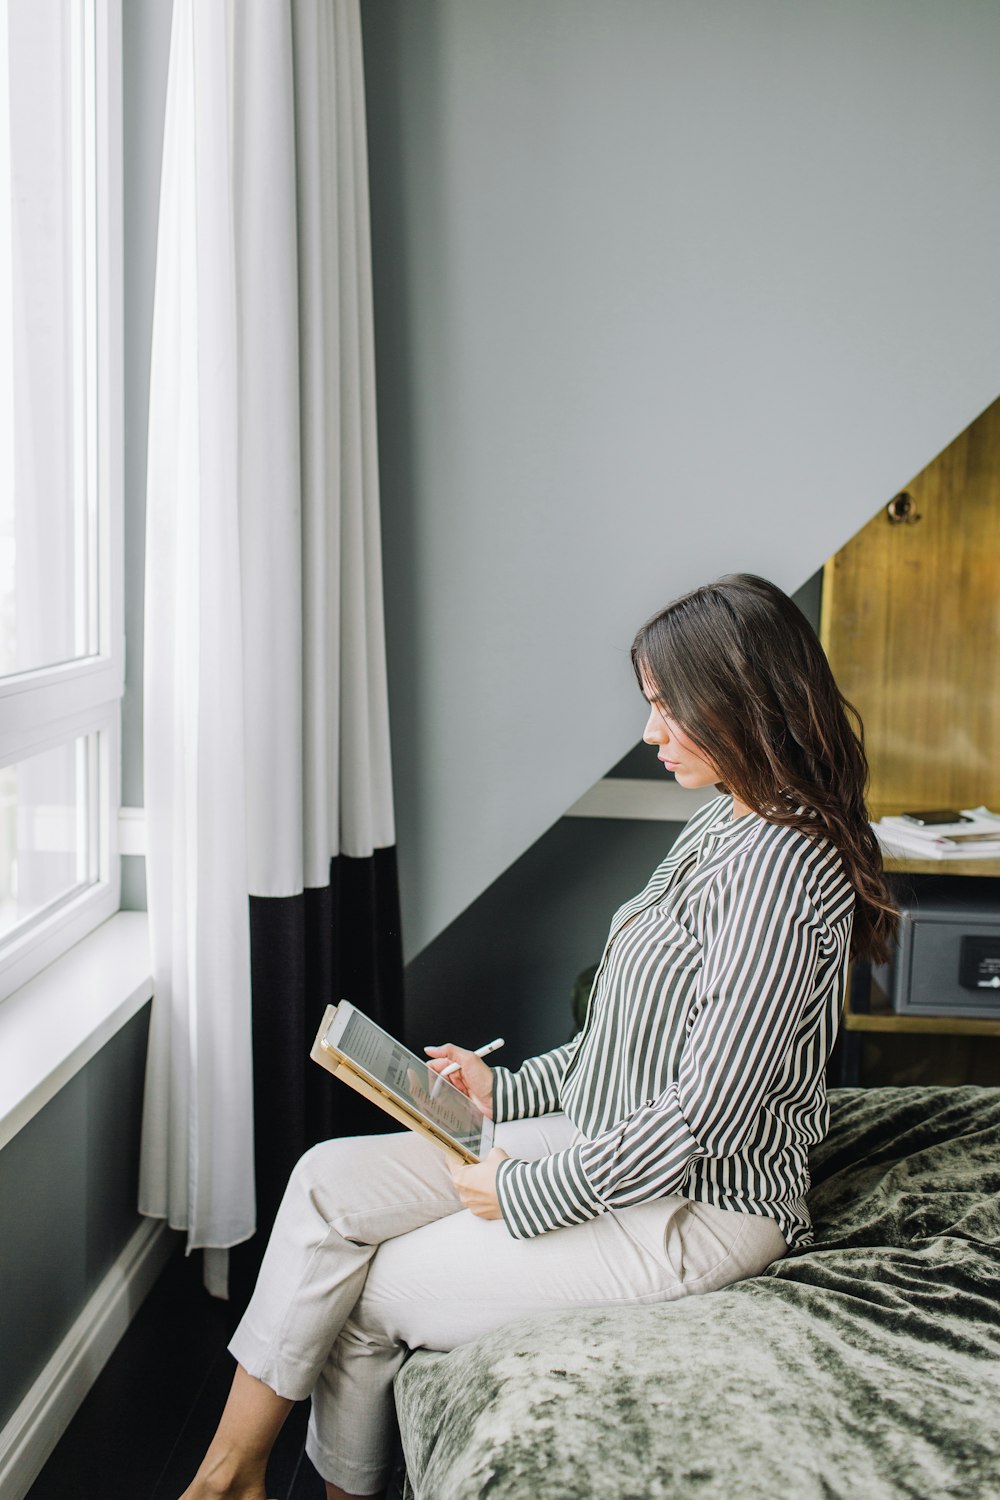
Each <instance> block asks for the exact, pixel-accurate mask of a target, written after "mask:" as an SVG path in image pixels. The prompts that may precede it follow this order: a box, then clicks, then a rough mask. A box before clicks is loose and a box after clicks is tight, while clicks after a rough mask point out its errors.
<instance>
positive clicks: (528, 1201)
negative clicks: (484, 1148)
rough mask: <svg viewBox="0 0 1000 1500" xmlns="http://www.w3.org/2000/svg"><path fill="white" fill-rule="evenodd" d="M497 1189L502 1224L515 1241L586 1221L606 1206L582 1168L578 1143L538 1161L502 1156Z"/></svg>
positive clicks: (593, 1217) (498, 1170)
mask: <svg viewBox="0 0 1000 1500" xmlns="http://www.w3.org/2000/svg"><path fill="white" fill-rule="evenodd" d="M496 1191H497V1201H498V1202H499V1204H500V1212H501V1214H502V1215H503V1220H504V1223H505V1224H506V1225H507V1228H508V1229H509V1231H510V1233H511V1234H512V1235H513V1237H514V1239H516V1240H528V1239H533V1238H534V1237H535V1235H538V1234H545V1233H546V1231H547V1230H549V1229H564V1228H568V1227H569V1226H570V1225H571V1224H584V1223H586V1221H587V1220H588V1219H596V1218H597V1217H598V1215H599V1214H602V1213H604V1212H605V1209H606V1205H605V1204H604V1203H602V1202H601V1200H600V1198H598V1196H597V1194H596V1193H595V1192H594V1189H593V1188H592V1187H591V1185H590V1182H589V1181H588V1178H587V1174H586V1173H585V1172H584V1170H583V1164H582V1161H581V1154H580V1147H579V1146H571V1147H570V1148H569V1149H568V1150H567V1151H557V1152H556V1153H555V1154H554V1155H552V1156H542V1157H539V1158H538V1160H537V1161H520V1160H519V1159H517V1158H515V1157H510V1158H508V1160H507V1161H502V1162H501V1163H500V1166H499V1167H498V1169H497V1178H496Z"/></svg>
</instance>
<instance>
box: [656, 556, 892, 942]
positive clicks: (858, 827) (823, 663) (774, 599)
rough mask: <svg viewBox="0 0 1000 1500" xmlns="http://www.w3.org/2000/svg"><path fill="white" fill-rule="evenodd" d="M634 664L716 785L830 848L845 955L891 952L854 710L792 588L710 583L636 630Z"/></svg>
mask: <svg viewBox="0 0 1000 1500" xmlns="http://www.w3.org/2000/svg"><path fill="white" fill-rule="evenodd" d="M632 665H633V667H634V668H635V674H636V677H637V679H638V681H639V685H640V687H642V686H643V674H645V678H646V684H647V685H648V686H649V687H650V688H652V689H654V690H655V694H656V702H657V704H658V706H659V707H660V708H661V709H663V710H664V711H665V712H666V713H668V714H669V715H670V717H671V718H672V719H675V720H676V721H677V723H678V724H679V725H680V726H681V728H682V729H683V730H684V732H685V734H687V735H688V736H689V738H690V739H691V740H693V741H694V743H695V744H696V745H697V746H698V748H699V750H701V751H702V753H703V754H705V755H706V756H707V757H708V759H709V760H710V761H711V763H712V765H713V766H715V767H716V768H717V769H718V772H719V776H720V783H719V784H720V786H722V787H724V789H725V790H727V791H729V792H732V793H733V795H734V796H736V797H738V798H739V800H740V801H741V802H745V803H746V805H747V807H750V808H752V809H753V811H754V812H756V813H759V814H760V816H761V817H763V818H766V819H767V820H768V822H770V823H780V824H782V825H784V826H787V827H790V828H801V829H802V831H803V832H804V833H807V834H810V835H811V836H812V837H814V838H815V837H817V836H825V837H826V838H828V839H829V840H830V841H831V843H832V844H834V845H835V846H836V848H837V849H838V850H839V851H840V856H841V859H842V860H843V863H844V870H845V873H846V875H847V878H848V880H849V881H850V882H851V884H852V885H853V887H854V889H855V891H856V893H857V901H856V903H855V912H854V930H853V937H852V942H851V952H852V954H853V955H854V956H855V957H857V958H861V959H870V960H873V961H875V962H881V961H883V960H884V959H885V958H887V957H888V953H889V946H890V939H891V937H892V933H893V930H894V927H895V907H894V905H893V901H892V896H891V893H890V891H889V889H888V886H887V884H886V880H885V876H884V874H883V870H882V856H881V854H880V852H879V847H878V841H877V840H876V838H875V835H874V833H873V832H872V829H871V825H870V823H869V821H868V812H867V809H866V807H865V793H866V790H867V786H868V761H867V758H866V756H865V751H864V729H863V726H862V723H861V717H860V715H859V714H858V712H857V710H856V709H855V708H853V707H852V706H851V704H850V703H848V702H847V700H846V699H845V698H844V696H843V694H842V693H841V691H840V689H839V688H838V687H837V684H836V682H835V681H834V678H833V673H832V672H831V670H830V664H829V662H828V661H827V659H826V656H825V655H824V653H823V648H822V646H821V645H820V643H819V641H818V640H817V639H816V634H815V632H814V631H813V629H812V627H811V625H810V624H809V622H808V621H807V620H806V618H805V616H804V615H803V614H802V612H801V611H800V610H799V609H798V608H797V606H796V605H795V604H793V603H792V601H791V599H789V597H788V595H787V594H783V593H782V592H781V590H780V589H779V588H777V587H776V586H775V585H774V584H773V583H769V582H768V581H767V579H766V578H757V577H755V576H754V575H753V574H751V573H733V574H730V575H728V576H727V577H725V578H720V579H719V580H718V582H716V583H710V584H706V585H705V587H704V588H700V589H695V590H694V592H693V593H690V594H685V595H684V597H683V598H681V599H676V600H675V601H674V602H673V604H668V605H667V607H666V609H663V610H661V611H660V612H659V614H656V615H654V616H653V618H652V619H651V620H649V621H647V623H646V624H645V625H643V627H642V629H641V630H640V631H639V633H638V634H637V636H636V638H635V641H634V642H633V644H632Z"/></svg>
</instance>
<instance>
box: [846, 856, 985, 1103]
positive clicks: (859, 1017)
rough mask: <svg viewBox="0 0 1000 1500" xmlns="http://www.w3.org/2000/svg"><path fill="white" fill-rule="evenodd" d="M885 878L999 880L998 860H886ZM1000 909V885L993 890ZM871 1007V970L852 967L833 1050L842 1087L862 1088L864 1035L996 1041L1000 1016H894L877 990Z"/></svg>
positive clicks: (864, 965)
mask: <svg viewBox="0 0 1000 1500" xmlns="http://www.w3.org/2000/svg"><path fill="white" fill-rule="evenodd" d="M885 869H886V873H887V874H894V875H916V876H918V877H919V876H925V875H933V876H937V877H941V876H948V877H951V876H956V877H961V876H982V877H987V878H989V877H993V878H996V877H998V876H1000V860H998V859H962V860H958V859H956V860H941V859H908V858H907V859H904V858H898V859H890V858H888V857H887V858H886V860H885ZM997 900H998V904H1000V886H998V887H997ZM875 998H876V1004H875V1006H874V1008H873V1004H872V1001H873V992H872V971H871V966H870V965H869V964H866V963H852V964H851V966H850V968H849V970H848V978H847V995H846V998H845V1001H844V1015H843V1020H842V1023H841V1033H840V1039H839V1043H838V1048H837V1066H836V1068H835V1070H834V1072H835V1081H836V1082H837V1083H838V1084H839V1085H841V1086H842V1087H845V1088H856V1087H857V1086H858V1085H859V1084H860V1083H861V1044H862V1038H863V1035H864V1033H865V1032H869V1033H871V1032H883V1033H885V1032H892V1033H895V1034H896V1035H906V1034H908V1035H910V1036H915V1035H923V1036H981V1037H1000V1014H998V1015H997V1016H996V1017H992V1016H948V1015H942V1016H913V1015H898V1014H897V1013H896V1012H895V1011H894V1010H893V1009H892V1008H891V1002H890V1001H889V999H888V997H887V996H883V995H882V994H881V991H879V990H877V989H876V991H875Z"/></svg>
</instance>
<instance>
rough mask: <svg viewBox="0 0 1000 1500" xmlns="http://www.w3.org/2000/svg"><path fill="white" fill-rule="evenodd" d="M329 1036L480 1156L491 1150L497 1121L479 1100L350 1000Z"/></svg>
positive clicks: (340, 1008) (372, 1074) (334, 1044)
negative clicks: (364, 1013) (428, 1063)
mask: <svg viewBox="0 0 1000 1500" xmlns="http://www.w3.org/2000/svg"><path fill="white" fill-rule="evenodd" d="M326 1041H327V1042H328V1044H329V1045H330V1046H331V1047H333V1048H335V1049H336V1051H338V1052H341V1053H343V1055H344V1056H345V1057H347V1058H349V1059H350V1061H351V1062H353V1063H356V1064H357V1066H358V1067H359V1068H362V1069H363V1070H364V1071H365V1072H366V1073H367V1074H368V1075H369V1077H370V1078H374V1079H375V1080H376V1081H377V1082H379V1083H381V1084H384V1085H385V1086H386V1087H387V1088H389V1089H391V1091H392V1092H393V1093H394V1094H395V1095H396V1097H397V1098H399V1099H402V1101H403V1102H404V1103H405V1104H407V1105H409V1106H410V1108H411V1109H414V1110H415V1111H416V1112H417V1114H419V1115H421V1116H422V1117H423V1118H424V1119H425V1120H429V1121H430V1122H431V1124H433V1125H435V1126H436V1127H437V1129H438V1130H441V1131H444V1133H445V1134H446V1135H448V1136H450V1137H451V1139H452V1140H453V1141H456V1142H457V1143H458V1144H459V1145H460V1146H464V1147H465V1148H466V1150H468V1151H471V1152H473V1154H474V1155H475V1156H484V1155H485V1154H486V1152H488V1151H489V1149H490V1146H491V1145H492V1139H493V1121H492V1120H490V1119H488V1118H487V1117H486V1116H485V1115H484V1114H483V1112H482V1110H481V1109H480V1108H479V1107H478V1105H476V1104H473V1102H472V1100H471V1099H469V1098H468V1097H467V1096H466V1095H465V1094H463V1093H461V1092H460V1090H459V1089H457V1088H455V1087H454V1086H453V1085H452V1084H450V1083H449V1082H448V1080H447V1079H446V1078H439V1077H438V1075H437V1074H436V1073H435V1072H434V1071H433V1070H432V1069H431V1068H429V1067H428V1066H427V1064H426V1062H424V1061H423V1060H422V1059H421V1058H419V1057H417V1056H416V1055H415V1054H414V1053H412V1052H410V1051H408V1050H407V1048H406V1047H404V1046H403V1045H402V1043H401V1042H397V1041H396V1039H395V1038H394V1037H391V1036H390V1035H389V1033H388V1032H387V1031H383V1030H382V1028H381V1026H376V1024H375V1022H374V1021H370V1020H369V1019H368V1017H367V1016H365V1015H362V1013H361V1012H360V1011H359V1010H355V1008H354V1006H353V1005H350V1004H349V1003H348V1002H347V1001H346V1000H342V1001H341V1002H340V1004H339V1005H338V1006H337V1014H336V1016H335V1017H334V1020H333V1024H332V1026H331V1027H330V1029H329V1031H328V1032H327V1034H326Z"/></svg>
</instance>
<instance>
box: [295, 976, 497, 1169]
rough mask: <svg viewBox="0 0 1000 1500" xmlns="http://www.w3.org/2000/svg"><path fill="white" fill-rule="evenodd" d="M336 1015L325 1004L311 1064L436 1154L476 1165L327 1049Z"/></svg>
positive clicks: (472, 1156)
mask: <svg viewBox="0 0 1000 1500" xmlns="http://www.w3.org/2000/svg"><path fill="white" fill-rule="evenodd" d="M336 1014H337V1007H336V1006H335V1005H328V1006H327V1008H326V1010H325V1012H324V1013H323V1020H322V1021H321V1023H320V1028H319V1031H317V1033H316V1040H315V1041H314V1042H313V1044H312V1050H311V1052H310V1053H309V1056H310V1057H311V1058H312V1060H313V1062H316V1063H319V1065H320V1067H321V1068H326V1070H327V1072H329V1073H332V1074H333V1076H334V1078H341V1079H343V1081H344V1083H346V1084H348V1085H349V1086H350V1087H351V1088H352V1089H354V1090H355V1091H356V1092H357V1093H359V1094H362V1095H363V1096H364V1097H365V1098H366V1099H370V1100H371V1102H372V1103H373V1104H377V1105H378V1107H379V1109H382V1110H384V1111H385V1113H386V1114H387V1115H391V1116H392V1118H393V1119H394V1120H396V1121H398V1123H399V1124H400V1125H405V1126H406V1127H407V1129H408V1130H413V1131H415V1132H416V1134H417V1135H422V1136H423V1137H424V1139H425V1140H428V1141H430V1142H431V1144H432V1145H434V1146H437V1148H438V1150H439V1151H443V1152H444V1153H445V1155H446V1156H450V1157H451V1158H452V1160H453V1161H457V1162H458V1163H459V1164H460V1165H462V1166H470V1165H471V1164H472V1163H473V1162H477V1161H478V1160H479V1157H478V1156H476V1155H475V1154H474V1152H472V1151H467V1150H464V1149H463V1148H462V1147H460V1146H457V1145H456V1144H455V1143H454V1141H450V1140H449V1139H448V1137H447V1136H445V1135H442V1134H441V1133H440V1132H439V1131H437V1130H435V1128H434V1126H433V1125H431V1124H430V1123H429V1122H428V1121H427V1120H425V1119H424V1118H423V1117H422V1116H421V1115H418V1114H416V1113H415V1112H414V1111H412V1110H409V1109H407V1108H406V1106H405V1105H404V1104H401V1103H400V1101H399V1100H398V1099H396V1098H394V1097H393V1095H392V1094H390V1093H388V1092H387V1091H386V1090H385V1089H383V1088H380V1087H379V1085H378V1084H377V1083H373V1082H372V1080H371V1079H370V1078H366V1077H365V1075H364V1074H363V1073H359V1072H358V1071H357V1069H356V1068H355V1066H354V1064H353V1063H352V1062H351V1060H350V1058H347V1057H345V1056H344V1055H343V1053H342V1052H338V1051H337V1050H336V1048H334V1047H330V1046H328V1045H327V1044H326V1042H324V1040H323V1038H324V1037H325V1036H326V1034H327V1032H328V1031H329V1029H330V1027H331V1025H332V1024H333V1018H334V1016H335V1015H336Z"/></svg>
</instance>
